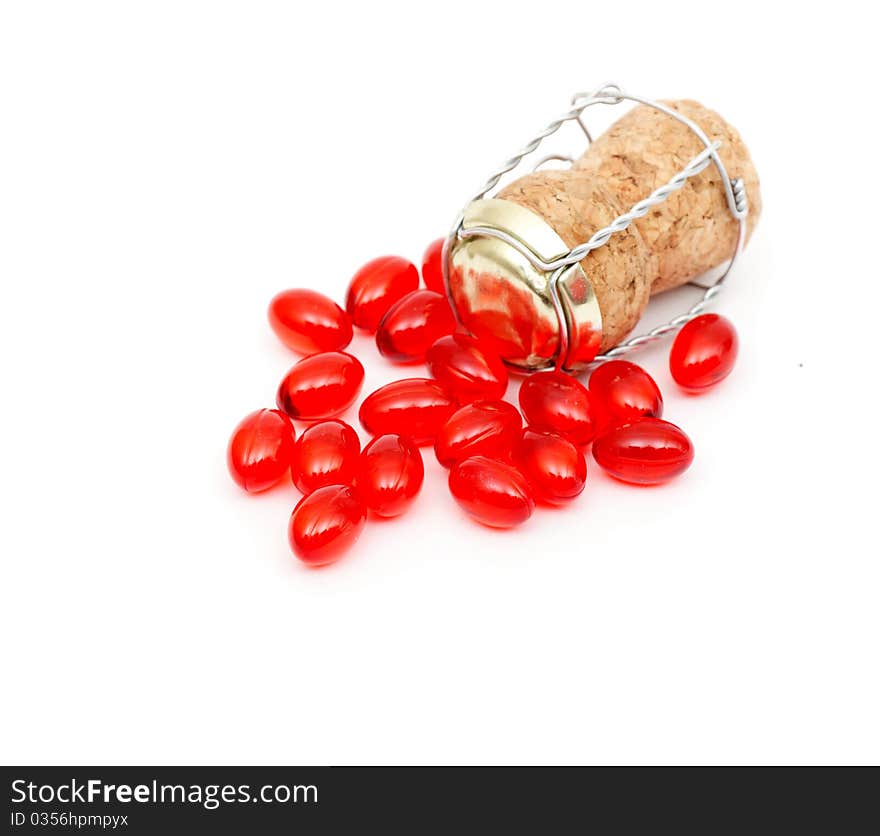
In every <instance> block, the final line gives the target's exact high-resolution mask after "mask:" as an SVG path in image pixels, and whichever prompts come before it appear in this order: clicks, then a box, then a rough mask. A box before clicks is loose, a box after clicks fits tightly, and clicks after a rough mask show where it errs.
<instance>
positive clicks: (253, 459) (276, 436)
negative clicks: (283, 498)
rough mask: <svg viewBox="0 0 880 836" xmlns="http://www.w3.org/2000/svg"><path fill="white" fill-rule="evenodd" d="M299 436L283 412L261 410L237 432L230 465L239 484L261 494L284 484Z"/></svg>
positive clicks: (229, 450)
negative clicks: (295, 442) (280, 483)
mask: <svg viewBox="0 0 880 836" xmlns="http://www.w3.org/2000/svg"><path fill="white" fill-rule="evenodd" d="M295 436H296V432H295V431H294V428H293V424H292V423H291V422H290V418H288V417H287V416H286V415H285V414H284V413H283V412H278V410H276V409H258V410H257V411H256V412H252V413H251V414H250V415H248V416H247V417H246V418H244V419H243V420H242V421H241V423H240V424H239V425H238V426H237V427H236V428H235V430H234V431H233V433H232V438H230V439H229V447H228V448H227V450H226V464H227V466H228V467H229V474H230V475H231V476H232V478H233V479H234V480H235V482H236V484H238V485H239V486H240V487H242V488H244V489H245V490H246V491H248V492H249V493H257V492H258V491H264V490H266V489H267V488H271V487H272V486H273V485H276V484H277V483H278V482H280V481H281V480H282V479H283V478H284V476H285V475H286V474H287V472H288V471H289V470H290V460H291V456H292V455H293V446H294V438H295Z"/></svg>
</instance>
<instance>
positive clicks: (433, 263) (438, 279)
mask: <svg viewBox="0 0 880 836" xmlns="http://www.w3.org/2000/svg"><path fill="white" fill-rule="evenodd" d="M443 241H444V239H443V238H438V239H437V240H436V241H432V242H431V243H430V244H429V245H428V249H426V250H425V254H424V255H423V256H422V278H423V279H424V280H425V287H427V288H428V290H433V291H436V292H437V293H442V294H443V295H444V296H445V295H446V285H445V284H444V283H443Z"/></svg>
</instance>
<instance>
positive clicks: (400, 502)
mask: <svg viewBox="0 0 880 836" xmlns="http://www.w3.org/2000/svg"><path fill="white" fill-rule="evenodd" d="M424 479H425V466H424V464H423V463H422V454H421V453H420V452H419V448H418V447H416V445H415V444H413V443H412V442H411V441H410V440H409V439H408V438H405V437H404V436H401V435H380V436H378V437H377V438H374V439H373V440H372V441H371V442H370V443H369V444H368V445H367V446H366V447H365V448H364V452H363V453H362V454H361V464H360V470H359V472H358V475H357V489H358V493H359V494H360V495H361V497H362V498H363V500H364V502H365V503H366V504H367V507H368V508H369V509H370V510H371V511H373V512H374V513H376V514H378V515H379V516H380V517H396V516H398V515H399V514H402V513H403V512H404V511H406V509H407V508H409V506H410V505H412V503H413V500H414V499H415V498H416V496H418V493H419V491H420V490H421V489H422V482H423V481H424Z"/></svg>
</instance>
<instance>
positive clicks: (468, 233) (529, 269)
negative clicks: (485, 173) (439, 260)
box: [445, 198, 602, 372]
mask: <svg viewBox="0 0 880 836" xmlns="http://www.w3.org/2000/svg"><path fill="white" fill-rule="evenodd" d="M480 230H484V231H483V232H480ZM486 230H492V231H497V232H499V233H501V234H502V235H504V236H508V237H509V238H512V239H515V240H516V241H518V242H519V243H520V244H522V245H523V246H524V247H525V248H526V249H527V250H529V251H530V252H531V253H532V254H533V255H535V256H537V258H538V259H540V260H541V261H544V262H549V261H553V260H554V259H556V258H559V257H561V256H564V255H566V254H567V253H568V251H569V248H568V247H567V246H566V244H565V242H564V241H563V240H562V239H561V238H560V237H559V235H557V233H556V231H555V230H554V229H553V228H552V227H551V226H550V225H549V224H548V223H547V222H546V221H545V220H544V219H543V218H541V217H540V216H538V215H536V214H535V213H534V212H531V211H530V210H528V209H525V208H524V207H522V206H519V205H517V204H516V203H511V202H510V201H507V200H498V199H497V198H492V199H488V200H475V201H473V202H472V203H470V204H468V206H467V207H466V209H465V211H464V215H463V220H462V224H461V228H460V230H459V232H458V234H457V235H456V236H455V237H454V239H451V240H450V242H449V243H448V245H447V247H446V265H445V267H446V273H445V275H446V282H447V293H448V295H449V298H450V300H451V302H452V305H453V307H454V309H455V312H456V315H457V316H458V318H459V321H460V322H461V324H462V325H463V326H464V327H465V328H466V329H467V330H468V331H469V332H470V333H471V334H473V335H474V336H475V337H477V338H478V339H480V340H482V341H484V342H486V343H487V344H488V345H490V346H491V347H492V348H494V349H495V350H496V351H497V352H498V353H499V354H500V355H501V357H502V359H503V360H504V361H505V363H507V364H508V365H510V366H513V367H514V368H518V369H521V370H523V371H535V370H537V369H547V368H554V367H556V366H557V365H558V366H559V367H561V368H562V369H564V370H565V371H572V372H576V371H580V370H581V369H583V368H584V367H585V366H587V365H588V364H589V362H590V361H591V360H592V359H593V358H594V357H595V356H596V354H598V353H599V346H600V344H601V342H602V315H601V313H600V311H599V303H598V301H597V299H596V295H595V293H594V292H593V286H592V284H591V283H590V280H589V279H588V278H587V276H586V274H585V273H584V271H583V269H582V268H581V265H580V264H572V265H569V266H568V267H566V268H565V269H564V271H563V273H562V275H561V276H560V278H559V284H558V290H559V299H560V302H561V307H562V313H563V318H564V330H563V332H562V333H560V319H559V315H558V314H557V311H556V308H555V307H554V304H553V297H552V294H551V288H550V280H551V276H552V273H551V272H548V271H545V270H542V269H540V268H539V267H536V266H535V265H533V264H532V263H531V262H530V261H529V259H528V258H527V257H526V256H525V255H523V254H522V253H520V252H518V251H517V249H516V248H515V247H514V246H512V245H511V244H510V243H507V242H506V241H504V240H501V238H499V237H494V236H492V235H489V234H486V232H485V231H486Z"/></svg>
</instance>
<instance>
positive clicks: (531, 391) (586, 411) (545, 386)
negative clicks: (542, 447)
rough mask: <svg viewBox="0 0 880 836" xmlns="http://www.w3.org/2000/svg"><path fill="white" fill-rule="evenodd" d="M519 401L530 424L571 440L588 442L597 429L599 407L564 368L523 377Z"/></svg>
mask: <svg viewBox="0 0 880 836" xmlns="http://www.w3.org/2000/svg"><path fill="white" fill-rule="evenodd" d="M519 405H520V407H521V408H522V412H523V415H524V416H525V418H526V422H527V423H528V425H529V426H530V427H532V428H533V429H536V430H544V431H545V432H552V433H557V434H559V435H561V436H564V437H565V438H567V439H568V440H569V441H571V442H572V443H573V444H578V445H582V444H589V443H590V442H591V441H592V440H593V438H595V436H596V433H597V432H598V430H599V429H600V424H601V407H600V406H599V405H598V404H597V403H596V402H595V400H594V397H593V396H592V395H591V394H590V393H589V392H588V391H587V390H586V389H585V388H584V387H583V386H582V385H581V384H580V383H579V382H578V381H577V380H575V379H574V378H573V377H570V376H569V375H567V374H565V373H564V372H559V371H554V372H540V373H538V374H533V375H531V376H530V377H527V378H526V379H525V380H524V381H523V383H522V386H520V389H519Z"/></svg>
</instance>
